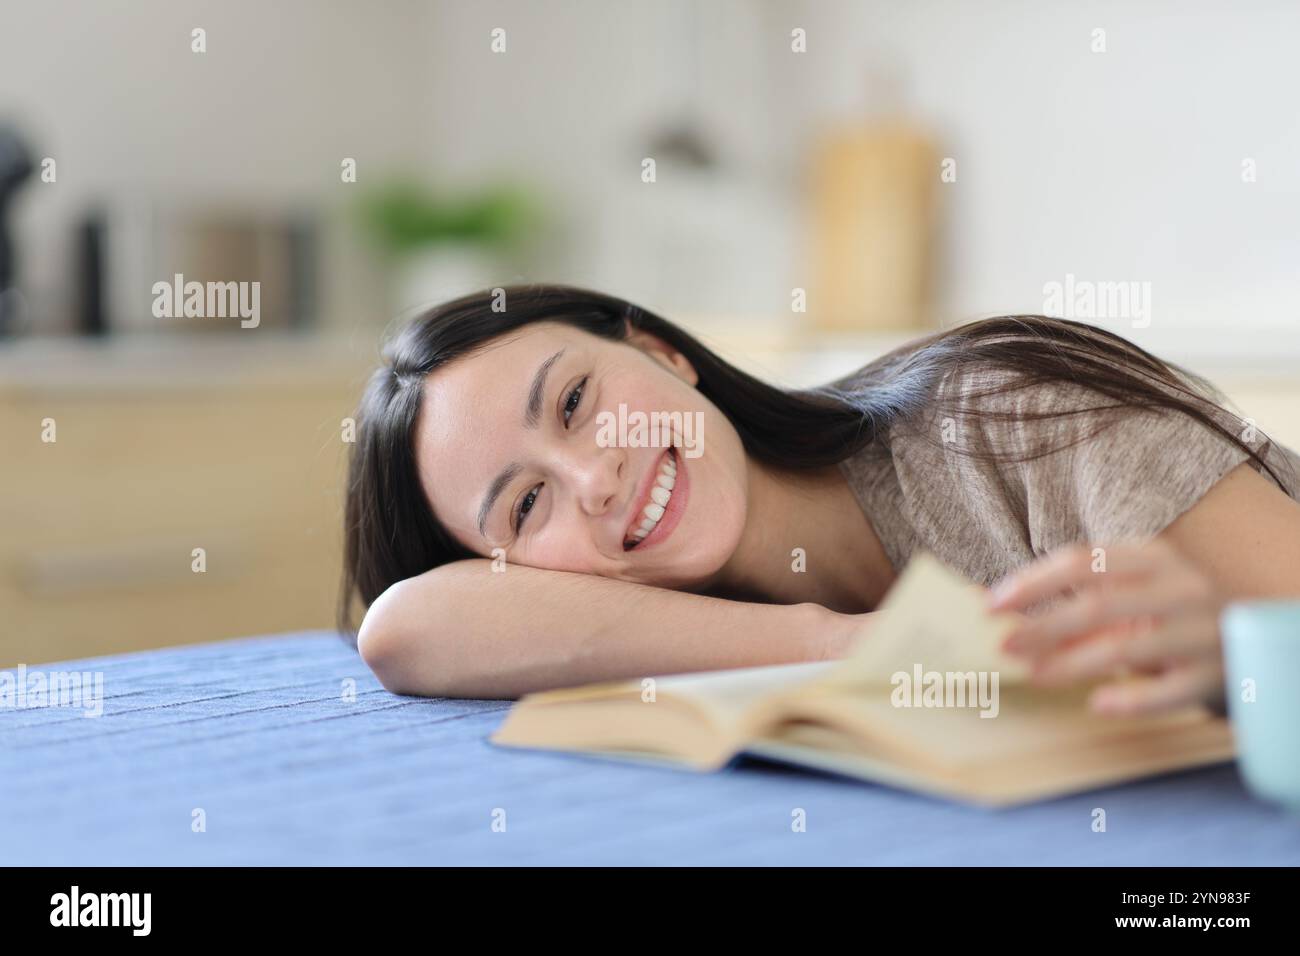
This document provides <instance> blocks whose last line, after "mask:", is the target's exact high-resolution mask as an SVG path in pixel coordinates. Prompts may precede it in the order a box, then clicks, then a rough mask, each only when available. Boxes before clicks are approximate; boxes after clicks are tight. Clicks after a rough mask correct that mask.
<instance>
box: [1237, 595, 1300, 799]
mask: <svg viewBox="0 0 1300 956" xmlns="http://www.w3.org/2000/svg"><path fill="white" fill-rule="evenodd" d="M1220 624H1221V627H1220V631H1221V633H1222V634H1223V653H1224V669H1225V672H1226V682H1227V686H1226V687H1225V688H1224V691H1225V693H1226V694H1227V698H1228V716H1229V718H1230V719H1231V720H1232V728H1233V734H1234V736H1235V738H1236V744H1237V762H1238V766H1240V768H1241V774H1242V776H1243V777H1244V778H1245V780H1246V784H1247V786H1249V787H1250V789H1251V791H1253V792H1254V794H1255V795H1256V796H1257V797H1260V798H1261V799H1264V800H1268V801H1272V802H1275V803H1280V804H1282V805H1283V806H1285V807H1287V808H1288V809H1289V810H1291V811H1292V812H1294V813H1300V601H1294V600H1282V601H1241V602H1237V603H1235V604H1230V605H1228V607H1227V608H1225V609H1224V612H1223V617H1222V619H1221V622H1220Z"/></svg>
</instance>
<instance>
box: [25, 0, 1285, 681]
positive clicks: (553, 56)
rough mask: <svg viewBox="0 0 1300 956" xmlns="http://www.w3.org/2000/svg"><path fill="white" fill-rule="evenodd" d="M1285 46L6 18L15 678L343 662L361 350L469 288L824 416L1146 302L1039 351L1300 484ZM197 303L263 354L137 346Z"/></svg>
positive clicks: (671, 22)
mask: <svg viewBox="0 0 1300 956" xmlns="http://www.w3.org/2000/svg"><path fill="white" fill-rule="evenodd" d="M195 31H200V32H198V33H196V32H195ZM1298 37H1300V8H1297V7H1296V6H1295V5H1294V4H1291V3H1284V2H1276V3H1265V2H1243V3H1235V4H1232V5H1224V4H1218V3H1211V2H1178V3H1174V2H1166V3H1156V2H1151V3H1143V4H1131V3H1120V2H1114V3H1110V2H1088V3H1066V2H1059V3H1058V2H1044V0H1002V2H987V3H978V4H976V3H968V2H962V0H948V2H937V0H931V2H907V3H903V2H894V3H888V2H849V0H817V2H813V0H804V2H778V0H717V2H689V0H662V2H660V3H655V4H643V3H635V2H631V0H565V2H558V0H557V2H542V0H512V2H483V0H475V2H450V0H446V2H437V0H423V2H412V0H397V2H393V0H385V2H376V3H361V2H348V3H345V2H339V0H280V2H276V3H273V4H270V3H263V2H255V0H233V2H231V0H223V2H211V3H199V2H184V0H132V2H129V3H117V4H104V3H93V2H69V0H0V441H2V442H3V444H2V445H0V447H2V448H3V459H2V465H0V666H5V665H9V664H13V663H16V662H19V661H26V662H40V661H50V660H57V659H62V658H71V657H81V656H87V655H92V654H99V653H111V652H116V651H123V650H129V649H135V648H142V647H151V646H160V645H164V644H172V643H182V642H193V641H203V640H211V639H217V638H223V637H231V636H238V635H244V634H260V633H269V632H273V631H283V630H291V629H299V628H308V627H318V626H329V625H330V624H331V622H332V612H333V606H334V600H335V597H336V588H337V583H338V572H339V566H340V557H339V551H340V528H339V525H340V510H339V509H340V500H341V493H342V482H343V463H344V460H345V455H346V450H347V444H346V423H345V421H344V420H345V419H346V418H347V417H348V416H349V415H351V414H352V410H353V407H354V405H355V402H356V399H357V397H358V395H359V392H360V389H361V386H362V384H363V382H364V380H365V377H366V373H367V371H368V370H369V369H370V368H371V367H372V366H373V365H374V363H375V362H376V361H377V358H378V347H379V338H380V335H381V333H383V332H384V331H385V329H388V328H390V327H391V326H392V323H393V322H395V321H397V320H400V319H401V318H405V317H409V316H410V315H411V314H413V313H414V312H415V311H416V310H417V309H418V308H419V307H420V306H422V305H427V304H430V303H432V302H436V301H438V300H439V299H442V298H446V297H449V296H452V295H455V294H458V293H460V292H464V291H468V290H470V289H473V288H477V287H482V286H487V285H497V284H505V283H510V282H520V281H564V282H572V283H577V284H581V285H588V286H592V287H595V288H599V289H602V290H605V291H609V292H612V293H614V294H617V295H620V296H623V297H626V298H629V299H632V300H633V301H636V302H638V303H640V304H642V305H645V306H647V307H649V308H651V309H654V310H655V311H658V312H660V313H661V314H664V315H666V316H668V317H670V318H673V319H675V320H677V321H679V322H681V323H683V324H685V325H687V326H688V327H690V328H692V329H694V330H695V331H697V332H698V333H699V334H700V335H701V336H702V337H703V338H705V339H706V340H707V341H709V342H711V343H712V344H714V345H715V346H716V347H717V348H718V349H719V350H720V351H721V352H722V353H724V354H725V355H727V356H728V357H730V358H732V359H733V360H735V361H737V362H738V363H739V364H741V365H744V366H745V367H748V368H750V369H753V370H756V371H758V372H760V373H762V374H765V375H768V376H770V377H772V378H773V379H776V380H779V381H782V382H786V383H790V384H813V383H817V382H821V381H825V380H827V379H828V378H830V377H831V376H833V375H835V374H838V373H841V372H844V371H847V370H849V369H852V368H855V367H857V366H859V365H861V364H863V363H864V362H866V361H868V360H870V359H871V358H872V357H873V356H874V355H877V354H879V353H880V352H881V351H882V350H884V349H886V348H889V347H892V346H893V345H895V344H898V343H899V342H901V341H904V340H906V339H908V338H910V337H914V336H916V335H918V334H921V333H922V332H923V331H925V330H927V329H930V328H935V327H939V326H946V325H951V324H953V323H956V322H960V321H964V320H967V319H971V318H976V317H980V316H986V315H992V314H998V313H1005V312H1043V311H1053V307H1052V303H1051V302H1050V301H1049V297H1048V289H1049V288H1050V287H1051V286H1052V284H1053V283H1058V284H1061V286H1063V287H1064V288H1067V289H1069V288H1073V287H1074V285H1073V284H1076V283H1083V284H1084V285H1087V284H1088V283H1125V284H1127V283H1137V284H1138V285H1135V286H1133V287H1132V288H1133V289H1138V288H1139V287H1140V288H1141V289H1143V290H1145V295H1147V296H1149V298H1146V299H1144V301H1145V302H1146V306H1145V307H1144V308H1141V309H1137V308H1136V307H1130V308H1129V309H1128V310H1127V311H1126V312H1124V313H1123V314H1118V315H1115V314H1110V315H1107V314H1104V310H1102V312H1101V313H1098V314H1094V315H1091V316H1090V315H1089V314H1087V311H1086V308H1087V307H1086V306H1082V305H1081V306H1079V308H1077V309H1075V312H1074V314H1072V313H1071V312H1070V311H1069V310H1070V309H1072V308H1074V304H1075V300H1074V299H1073V298H1072V297H1069V296H1067V298H1066V303H1065V306H1064V308H1063V309H1061V308H1058V309H1056V310H1055V311H1054V314H1063V315H1065V316H1066V317H1079V318H1092V319H1094V320H1095V321H1097V322H1098V324H1101V325H1104V326H1106V327H1108V328H1112V329H1113V330H1114V331H1117V332H1119V333H1120V334H1123V335H1127V336H1129V337H1131V338H1133V339H1134V340H1136V341H1138V342H1139V343H1141V344H1143V345H1145V346H1147V347H1149V348H1151V349H1153V350H1154V351H1156V352H1157V353H1158V354H1160V355H1162V356H1164V357H1166V358H1170V359H1173V360H1175V361H1181V362H1185V363H1186V364H1188V365H1190V366H1191V367H1193V368H1195V369H1196V370H1198V371H1201V372H1203V373H1205V374H1207V375H1209V376H1210V377H1211V378H1212V379H1214V380H1215V381H1217V382H1218V383H1219V384H1220V385H1222V386H1223V387H1224V388H1225V389H1226V390H1227V392H1228V394H1229V396H1230V398H1232V399H1233V401H1234V402H1236V404H1237V406H1238V408H1239V410H1240V411H1242V413H1243V414H1247V415H1250V416H1252V417H1253V418H1255V419H1256V421H1257V422H1258V424H1259V425H1260V427H1261V428H1263V429H1264V430H1265V431H1267V432H1268V433H1270V434H1272V435H1273V436H1274V437H1275V438H1277V439H1279V440H1282V441H1285V442H1287V443H1288V444H1291V445H1292V446H1294V447H1300V109H1298V108H1297V107H1298V105H1300V58H1297V57H1296V56H1295V55H1294V49H1295V45H1296V40H1297V38H1298ZM647 159H653V160H654V169H653V173H654V176H653V181H652V182H648V181H646V179H647V173H646V170H647V164H646V162H645V161H646V160H647ZM176 274H182V275H183V276H184V279H185V281H199V282H208V281H221V282H227V281H235V282H254V281H256V282H259V283H260V289H261V299H260V321H259V323H258V324H257V326H256V327H243V325H242V324H241V322H240V321H239V320H238V319H237V318H211V317H209V318H195V317H191V318H185V317H184V316H183V314H182V315H181V316H180V317H166V316H158V315H156V314H155V310H154V309H153V308H152V306H153V304H154V301H155V295H154V291H153V285H154V283H155V282H159V281H164V282H168V283H170V282H171V281H172V279H173V277H174V276H175V275H176ZM1067 283H1068V284H1067ZM50 438H54V439H55V440H53V441H51V440H50ZM200 549H201V550H200ZM200 566H202V568H203V571H202V573H198V572H197V571H196V568H198V567H200Z"/></svg>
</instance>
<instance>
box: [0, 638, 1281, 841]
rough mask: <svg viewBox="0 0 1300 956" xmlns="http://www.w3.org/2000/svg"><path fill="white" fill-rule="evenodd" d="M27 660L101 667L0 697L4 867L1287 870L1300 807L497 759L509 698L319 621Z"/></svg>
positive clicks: (764, 769)
mask: <svg viewBox="0 0 1300 956" xmlns="http://www.w3.org/2000/svg"><path fill="white" fill-rule="evenodd" d="M29 670H33V671H34V670H47V671H53V670H62V671H73V670H75V671H89V672H96V671H98V672H102V674H103V679H104V685H103V690H104V701H103V714H102V716H100V717H95V718H91V717H83V716H81V712H80V711H78V710H75V709H71V708H66V707H65V708H53V707H32V706H27V707H24V708H17V707H9V708H0V781H3V782H2V783H0V863H4V864H7V865H28V864H73V865H80V864H91V865H106V864H261V863H267V864H490V863H519V864H541V863H556V864H585V863H593V864H994V865H998V864H1047V865H1053V864H1075V865H1092V864H1157V865H1203V864H1238V865H1252V864H1274V865H1276V864H1282V865H1296V864H1298V863H1300V820H1297V818H1295V817H1288V816H1286V815H1285V814H1283V813H1282V812H1281V811H1280V810H1277V809H1274V808H1272V807H1270V806H1267V805H1265V804H1262V803H1259V802H1257V801H1255V800H1253V799H1251V798H1250V797H1249V796H1248V795H1247V793H1246V792H1245V791H1244V790H1243V788H1242V785H1241V783H1240V781H1239V779H1238V776H1237V772H1236V770H1235V768H1234V767H1232V766H1227V765H1225V766H1220V767H1216V768H1213V769H1209V770H1202V771H1193V772H1188V773H1180V774H1174V775H1169V776H1165V777H1162V778H1158V779H1154V780H1149V781H1145V782H1142V783H1138V784H1133V785H1129V786H1124V787H1117V788H1113V789H1109V790H1104V791H1098V792H1094V793H1091V794H1084V795H1079V796H1074V797H1068V798H1063V799H1058V800H1053V801H1051V802H1048V803H1044V804H1039V805H1035V806H1030V807H1024V808H1019V809H1014V810H1005V811H988V810H980V809H973V808H967V807H963V806H958V805H954V804H950V803H945V802H942V801H939V800H935V799H930V798H926V797H920V796H915V795H912V794H907V793H902V792H899V791H895V790H890V789H887V788H884V787H876V786H870V785H866V784H862V783H858V782H855V781H848V780H843V779H839V778H835V777H831V776H826V775H821V774H816V773H810V772H806V771H803V770H798V769H792V768H785V767H780V766H777V765H774V764H767V763H762V762H758V761H741V762H739V763H738V764H736V765H733V766H732V767H729V768H727V769H726V770H724V771H722V772H720V773H715V774H702V775H701V774H694V773H690V772H686V771H679V770H672V769H667V768H658V767H648V766H636V765H631V764H626V763H620V762H614V761H607V760H601V759H598V758H591V757H582V756H576V755H566V754H551V753H542V752H532V751H519V750H508V749H503V748H498V747H495V746H493V745H492V744H489V743H488V742H487V737H488V735H489V734H490V733H491V732H492V731H493V730H494V729H495V728H496V727H497V726H498V725H499V723H500V722H501V720H502V719H503V718H504V716H505V712H506V709H507V707H508V703H507V702H504V701H460V700H429V699H424V698H414V697H398V696H395V695H393V694H390V693H388V692H387V691H385V690H384V689H383V688H382V687H381V686H380V685H379V684H378V682H377V681H375V679H374V678H373V677H372V676H371V675H370V673H369V671H368V670H367V669H366V667H365V666H364V664H363V663H362V662H361V661H360V659H359V658H358V657H357V655H356V652H355V651H353V650H352V649H351V648H349V647H347V646H346V645H344V644H343V643H342V642H341V641H340V640H339V639H338V637H337V636H336V635H333V634H325V633H307V634H295V635H281V636H275V637H263V638H247V639H240V640H234V641H223V642H220V643H215V644H205V645H199V646H190V647H179V648H170V649H167V650H161V651H150V652H145V653H137V654H128V655H121V656H115V657H105V658H99V659H96V660H90V661H79V662H75V663H68V664H60V665H42V666H41V667H37V666H36V665H30V666H29ZM352 682H355V685H353V684H352ZM353 686H355V693H354V694H351V693H348V691H349V689H350V688H351V687H353ZM28 703H29V704H30V702H28ZM1094 807H1103V808H1105V810H1106V814H1107V829H1106V832H1104V833H1096V832H1093V830H1092V829H1091V822H1092V810H1093V808H1094ZM798 810H802V811H803V812H804V815H805V818H806V830H805V831H804V832H796V831H795V829H794V828H792V826H791V823H792V820H793V819H794V814H795V813H796V811H798ZM199 822H201V823H202V824H203V826H202V827H200V826H199ZM494 822H495V823H496V826H495V827H494ZM502 822H504V829H502V827H501V823H502Z"/></svg>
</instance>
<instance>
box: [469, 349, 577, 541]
mask: <svg viewBox="0 0 1300 956" xmlns="http://www.w3.org/2000/svg"><path fill="white" fill-rule="evenodd" d="M563 354H564V349H560V350H559V351H558V352H556V353H555V354H554V355H552V356H551V357H550V358H548V359H547V360H546V361H545V362H543V363H542V364H541V365H539V366H538V367H537V371H536V372H535V373H534V374H533V384H532V385H531V386H529V388H528V404H527V406H526V407H525V408H524V427H525V428H536V427H537V423H538V422H539V421H541V420H542V398H543V397H544V396H545V395H546V376H548V375H550V374H551V366H553V365H554V364H555V363H556V362H558V361H559V360H560V356H561V355H563ZM522 470H523V469H522V467H521V466H520V464H519V463H518V462H511V463H510V464H509V465H506V467H505V468H504V469H502V471H501V474H499V475H497V476H496V477H495V478H493V479H492V484H490V485H489V486H488V490H487V494H486V495H484V496H483V503H482V504H481V505H479V508H478V533H479V534H481V535H482V536H483V537H485V538H486V537H487V519H488V515H489V514H491V513H492V506H493V505H495V504H496V502H497V499H498V498H499V497H501V492H503V491H505V490H506V486H507V485H509V484H510V482H512V481H514V480H515V477H516V476H517V475H518V474H519V472H520V471H522Z"/></svg>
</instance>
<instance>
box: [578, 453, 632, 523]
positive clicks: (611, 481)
mask: <svg viewBox="0 0 1300 956" xmlns="http://www.w3.org/2000/svg"><path fill="white" fill-rule="evenodd" d="M626 459H627V456H626V454H625V453H624V450H623V449H621V448H597V449H595V450H594V451H592V452H588V453H587V454H586V455H583V456H581V457H580V458H579V459H578V460H577V461H575V462H574V463H573V477H574V482H575V488H576V490H577V498H578V501H579V503H580V504H581V506H582V510H583V511H585V512H587V514H590V515H602V514H604V513H605V512H606V511H608V510H609V509H610V508H611V507H615V506H616V505H617V504H618V502H619V500H620V496H621V494H620V493H621V491H622V488H623V483H624V479H625V478H626V472H625V462H626Z"/></svg>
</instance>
